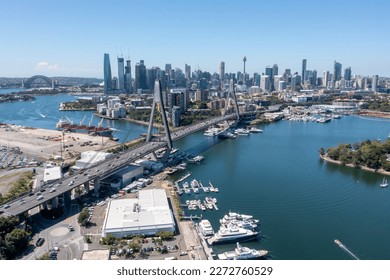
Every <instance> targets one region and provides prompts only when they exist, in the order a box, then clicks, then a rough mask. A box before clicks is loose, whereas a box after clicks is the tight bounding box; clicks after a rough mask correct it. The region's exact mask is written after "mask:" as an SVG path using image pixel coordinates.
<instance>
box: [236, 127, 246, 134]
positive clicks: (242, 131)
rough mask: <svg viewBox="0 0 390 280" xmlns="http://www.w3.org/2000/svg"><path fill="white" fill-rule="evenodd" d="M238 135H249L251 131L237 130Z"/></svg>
mask: <svg viewBox="0 0 390 280" xmlns="http://www.w3.org/2000/svg"><path fill="white" fill-rule="evenodd" d="M236 133H237V134H238V135H249V130H246V129H244V128H237V129H236Z"/></svg>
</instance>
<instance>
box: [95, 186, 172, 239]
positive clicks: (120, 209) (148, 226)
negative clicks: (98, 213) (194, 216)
mask: <svg viewBox="0 0 390 280" xmlns="http://www.w3.org/2000/svg"><path fill="white" fill-rule="evenodd" d="M138 196H139V198H138V199H118V200H112V201H111V202H110V203H109V204H108V206H107V214H106V218H105V221H104V225H103V232H102V236H107V234H112V235H113V236H117V237H122V236H126V235H136V234H144V235H155V234H156V233H157V232H159V231H175V222H174V218H173V215H172V211H171V209H170V208H169V204H168V200H167V197H166V194H165V190H163V189H151V190H142V191H140V192H139V194H138Z"/></svg>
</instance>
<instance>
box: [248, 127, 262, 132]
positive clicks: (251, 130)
mask: <svg viewBox="0 0 390 280" xmlns="http://www.w3.org/2000/svg"><path fill="white" fill-rule="evenodd" d="M249 132H252V133H260V132H263V130H261V129H259V128H257V127H254V126H252V127H251V128H250V129H249Z"/></svg>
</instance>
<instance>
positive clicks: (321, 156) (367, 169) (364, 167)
mask: <svg viewBox="0 0 390 280" xmlns="http://www.w3.org/2000/svg"><path fill="white" fill-rule="evenodd" d="M320 158H321V159H322V160H324V161H326V162H329V163H333V164H337V165H340V166H346V167H351V168H354V169H358V170H363V171H368V172H371V173H377V174H381V175H385V176H390V171H385V170H383V169H372V168H368V167H366V166H359V167H355V166H354V165H353V164H352V163H348V164H342V163H341V161H339V160H334V159H331V158H329V157H327V156H326V155H320Z"/></svg>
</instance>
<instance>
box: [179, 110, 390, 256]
mask: <svg viewBox="0 0 390 280" xmlns="http://www.w3.org/2000/svg"><path fill="white" fill-rule="evenodd" d="M388 125H390V120H386V119H375V118H366V117H365V118H361V117H358V116H353V115H351V116H348V115H341V119H335V120H333V119H332V121H330V122H329V123H326V124H325V125H321V124H318V123H316V122H313V121H307V122H303V121H291V122H289V121H279V122H277V123H273V124H270V125H263V126H259V128H260V129H262V130H263V133H262V134H261V137H251V136H257V135H251V136H249V137H239V136H237V139H236V140H235V141H229V140H228V141H224V140H221V139H219V138H218V137H214V138H212V137H205V136H204V135H203V132H199V133H197V134H194V135H191V136H190V137H188V138H186V139H185V141H184V140H180V141H178V142H177V144H176V145H177V146H178V147H179V148H181V149H187V150H186V151H188V153H193V154H202V155H204V156H205V157H206V158H207V163H206V164H201V165H189V167H188V168H187V170H188V172H191V174H192V176H193V177H194V178H196V179H197V181H198V182H201V184H202V185H203V186H204V187H205V186H207V187H209V186H210V185H209V183H208V182H209V180H211V183H212V185H213V186H214V187H218V188H219V190H220V192H219V193H217V195H215V196H216V197H217V198H218V209H219V210H218V211H200V210H197V211H194V213H197V214H198V211H199V214H200V213H202V214H203V219H207V220H209V221H210V223H211V224H212V226H213V228H214V229H215V230H218V229H219V227H220V221H219V220H221V219H222V218H223V215H221V213H223V214H227V213H228V212H229V210H235V212H237V213H240V214H242V213H243V214H251V215H253V217H254V219H258V220H260V221H259V223H258V224H257V226H258V227H259V225H260V223H261V227H262V228H261V232H262V234H264V235H266V236H268V237H269V238H264V239H263V238H260V246H259V241H258V240H256V239H254V240H255V241H249V242H246V243H245V246H248V247H249V248H259V247H260V248H266V249H267V250H270V251H271V252H272V258H275V259H288V260H290V259H291V260H294V259H319V260H321V259H349V256H348V255H346V254H345V253H344V252H343V251H341V250H338V247H336V248H334V247H335V246H333V244H334V243H333V242H332V241H333V240H334V236H338V237H339V238H340V240H341V239H348V242H349V244H351V245H352V244H353V248H354V250H356V251H357V252H359V253H362V252H363V253H364V255H365V256H366V258H372V259H388V258H390V255H389V254H388V253H386V252H385V251H384V250H375V249H374V248H377V247H378V246H383V245H384V244H386V245H385V247H386V248H389V250H390V245H389V244H388V242H387V236H386V235H387V234H386V232H390V225H388V224H387V223H386V222H385V220H386V219H387V214H385V215H384V213H390V204H389V203H388V201H390V200H389V199H390V193H389V192H388V191H387V189H388V188H380V187H379V185H380V184H381V183H382V182H383V175H380V174H375V173H370V172H364V171H362V170H358V169H353V168H348V167H343V166H338V165H332V164H327V163H325V162H322V161H321V160H320V159H319V153H318V150H319V148H320V147H324V148H325V149H326V148H327V147H332V146H337V145H338V144H339V143H355V142H359V141H363V140H365V139H373V138H375V139H377V138H381V139H386V138H387V136H388V134H389V131H388V129H387V127H388ZM373 131H374V132H373ZM373 134H374V135H373ZM259 136H260V135H259ZM204 139H206V140H207V141H205V142H203V140H204ZM226 151H229V153H227V152H226ZM296 159H300V160H296ZM226 173H228V174H229V176H227V175H226ZM220 186H223V191H222V188H221V187H220ZM199 190H200V192H201V193H200V194H198V195H201V196H202V197H203V196H209V195H210V194H214V193H213V192H211V191H209V193H205V194H204V195H203V194H202V193H204V191H203V192H202V191H201V188H200V189H199ZM191 195H192V196H194V194H191ZM212 196H213V195H212ZM182 199H184V200H186V199H187V198H184V195H183V196H182ZM233 206H234V207H233ZM356 213H359V215H360V218H358V217H357V216H356ZM362 217H365V219H368V220H367V221H368V223H369V224H370V227H364V228H362V227H361V218H362ZM345 221H348V227H347V226H346V223H345ZM378 224H379V225H381V227H383V230H382V231H376V230H374V228H376V225H378ZM313 225H315V226H313ZM324 225H332V226H331V227H324ZM357 229H359V231H362V234H358V235H357V234H355V232H356V230H357ZM256 230H257V229H256ZM287 232H288V234H287ZM308 232H310V235H307V233H308ZM367 235H368V236H372V237H375V238H370V239H367V238H364V236H367ZM287 236H288V238H287ZM329 240H331V242H329ZM307 242H310V244H311V245H310V246H309V247H308V246H299V244H307ZM231 245H232V244H223V243H222V244H218V245H213V251H214V252H215V253H216V254H220V253H223V252H225V251H231V250H232V246H231Z"/></svg>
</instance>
